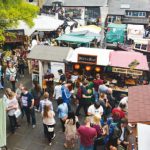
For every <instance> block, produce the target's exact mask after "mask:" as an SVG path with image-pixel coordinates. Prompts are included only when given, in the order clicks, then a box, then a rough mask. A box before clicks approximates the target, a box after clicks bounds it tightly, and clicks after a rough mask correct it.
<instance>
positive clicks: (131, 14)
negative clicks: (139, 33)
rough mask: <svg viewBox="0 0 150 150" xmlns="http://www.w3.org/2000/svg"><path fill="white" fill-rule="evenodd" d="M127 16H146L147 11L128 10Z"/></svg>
mask: <svg viewBox="0 0 150 150" xmlns="http://www.w3.org/2000/svg"><path fill="white" fill-rule="evenodd" d="M126 16H129V17H146V12H143V11H126Z"/></svg>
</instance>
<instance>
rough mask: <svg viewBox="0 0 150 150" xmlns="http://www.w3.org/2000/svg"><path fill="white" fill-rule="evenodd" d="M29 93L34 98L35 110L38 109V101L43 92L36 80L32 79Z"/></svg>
mask: <svg viewBox="0 0 150 150" xmlns="http://www.w3.org/2000/svg"><path fill="white" fill-rule="evenodd" d="M31 94H32V96H33V98H34V106H35V111H39V103H40V99H41V97H42V94H43V92H42V88H41V86H40V85H39V84H38V83H37V81H33V88H32V89H31Z"/></svg>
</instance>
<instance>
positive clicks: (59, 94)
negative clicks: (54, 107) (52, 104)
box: [54, 85, 62, 99]
mask: <svg viewBox="0 0 150 150" xmlns="http://www.w3.org/2000/svg"><path fill="white" fill-rule="evenodd" d="M54 96H55V99H58V98H59V97H62V91H61V85H56V86H55V88H54Z"/></svg>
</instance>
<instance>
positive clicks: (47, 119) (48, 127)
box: [42, 103, 56, 146]
mask: <svg viewBox="0 0 150 150" xmlns="http://www.w3.org/2000/svg"><path fill="white" fill-rule="evenodd" d="M54 116H55V113H54V111H53V110H51V109H50V106H49V103H48V104H46V105H45V106H44V111H43V112H42V117H43V126H44V131H46V137H47V138H48V141H49V145H50V146H51V145H52V139H54V138H55V133H54V126H55V123H56V121H55V118H54Z"/></svg>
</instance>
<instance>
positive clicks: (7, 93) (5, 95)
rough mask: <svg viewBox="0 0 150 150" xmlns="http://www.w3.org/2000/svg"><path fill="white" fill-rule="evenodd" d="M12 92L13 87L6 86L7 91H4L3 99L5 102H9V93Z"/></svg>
mask: <svg viewBox="0 0 150 150" xmlns="http://www.w3.org/2000/svg"><path fill="white" fill-rule="evenodd" d="M10 92H11V89H10V88H6V89H5V91H4V95H3V98H2V99H3V101H4V102H5V103H7V102H8V95H9V93H10Z"/></svg>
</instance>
